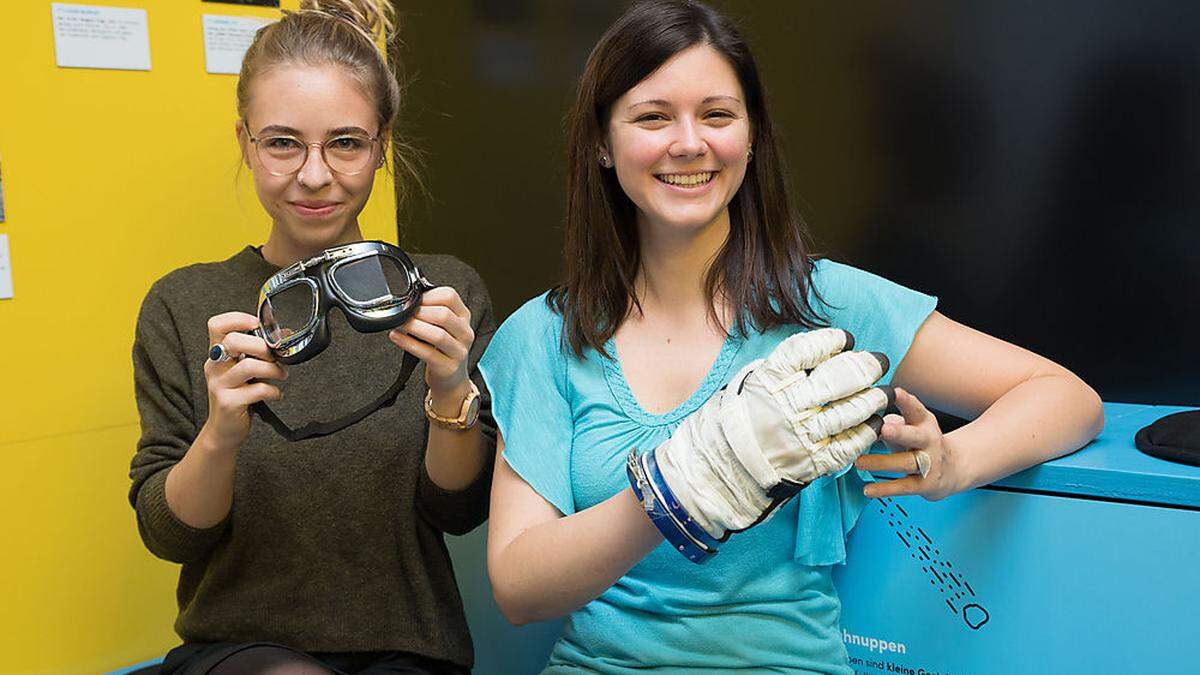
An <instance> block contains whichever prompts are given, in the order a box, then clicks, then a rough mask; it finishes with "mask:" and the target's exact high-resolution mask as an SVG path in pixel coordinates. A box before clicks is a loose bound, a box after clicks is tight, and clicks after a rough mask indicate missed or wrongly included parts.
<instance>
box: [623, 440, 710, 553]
mask: <svg viewBox="0 0 1200 675" xmlns="http://www.w3.org/2000/svg"><path fill="white" fill-rule="evenodd" d="M625 473H626V474H627V475H628V476H629V484H630V485H631V486H632V487H633V494H634V496H636V497H637V499H638V501H639V502H641V503H642V508H643V509H645V511H646V515H647V516H649V517H650V522H651V523H654V526H655V527H656V528H658V531H659V532H661V533H662V535H663V536H664V537H666V539H667V541H668V542H670V543H671V546H672V547H673V548H674V549H675V550H677V551H679V552H680V553H682V554H683V556H684V557H685V558H687V559H688V560H691V561H692V562H694V563H704V562H707V561H708V559H709V558H711V557H712V556H714V555H716V554H717V550H718V549H719V548H720V546H721V544H720V542H718V541H717V540H716V539H713V538H712V536H711V535H709V534H708V532H706V531H705V530H704V528H703V527H700V524H699V523H697V522H696V521H695V520H693V519H692V517H691V516H690V515H688V512H687V511H686V510H684V508H683V506H682V505H681V504H680V503H679V500H678V499H676V498H675V494H674V493H673V492H671V488H670V487H669V486H668V485H667V481H666V480H665V479H664V478H663V475H662V472H661V471H660V470H659V468H658V461H657V460H656V459H655V457H654V451H653V450H651V451H649V452H646V453H645V454H642V455H638V454H637V450H634V451H632V452H630V453H629V459H628V460H627V461H626V463H625Z"/></svg>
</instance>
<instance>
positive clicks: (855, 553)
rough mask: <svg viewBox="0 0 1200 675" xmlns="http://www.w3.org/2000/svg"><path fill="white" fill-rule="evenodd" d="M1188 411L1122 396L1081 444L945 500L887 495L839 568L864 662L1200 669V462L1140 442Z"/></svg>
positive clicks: (854, 644) (847, 626)
mask: <svg viewBox="0 0 1200 675" xmlns="http://www.w3.org/2000/svg"><path fill="white" fill-rule="evenodd" d="M1181 410H1186V409H1185V408H1175V407H1163V406H1140V405H1129V404H1116V403H1110V404H1106V405H1105V414H1106V420H1105V421H1106V423H1105V430H1104V432H1103V433H1102V434H1101V436H1100V437H1099V438H1097V439H1096V441H1094V442H1093V443H1091V444H1090V445H1088V446H1087V447H1085V448H1084V449H1082V450H1080V451H1079V452H1076V453H1074V454H1072V455H1069V456H1067V457H1063V458H1060V459H1057V460H1054V461H1051V462H1047V463H1045V464H1043V465H1041V466H1038V467H1034V468H1032V469H1029V470H1027V471H1024V472H1021V473H1019V474H1015V475H1013V476H1010V477H1009V478H1006V479H1004V480H1002V481H999V482H997V483H996V484H995V485H992V486H988V487H985V488H981V489H978V490H972V491H970V492H966V493H963V494H960V495H955V496H953V497H951V498H949V499H946V500H944V501H942V502H938V503H930V502H927V501H925V500H923V499H920V498H914V497H904V498H898V499H884V500H879V501H878V502H876V503H874V504H872V506H871V508H869V509H868V510H867V512H865V513H864V514H863V517H862V518H861V520H860V521H859V523H858V526H857V527H856V528H855V529H854V530H853V531H852V533H851V536H850V541H849V562H848V564H847V565H846V566H844V567H841V568H838V569H836V570H835V571H834V578H835V580H836V581H837V586H838V590H839V593H840V594H841V596H842V603H843V614H842V627H843V633H842V637H843V639H844V640H845V641H846V643H847V650H848V651H849V653H850V656H851V664H852V665H853V666H854V668H855V670H856V671H857V672H860V673H922V674H924V673H941V674H945V673H1016V672H1028V673H1177V672H1200V668H1198V667H1197V666H1196V665H1195V663H1194V661H1195V658H1194V656H1193V655H1191V654H1190V650H1189V649H1188V647H1189V646H1190V645H1191V644H1193V643H1195V642H1196V641H1197V639H1198V638H1200V621H1198V620H1197V616H1198V615H1200V573H1198V572H1197V560H1200V468H1197V467H1192V466H1186V465H1182V464H1174V463H1171V462H1167V461H1164V460H1160V459H1156V458H1153V457H1150V456H1147V455H1145V454H1143V453H1141V452H1139V451H1138V450H1137V449H1136V448H1135V447H1134V445H1133V436H1134V434H1135V433H1136V432H1137V430H1138V429H1140V428H1141V427H1143V426H1145V425H1146V424H1149V423H1150V422H1153V421H1154V420H1156V419H1158V418H1159V417H1162V416H1164V415H1167V414H1170V413H1174V412H1179V411H1181Z"/></svg>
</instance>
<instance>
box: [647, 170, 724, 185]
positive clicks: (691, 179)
mask: <svg viewBox="0 0 1200 675" xmlns="http://www.w3.org/2000/svg"><path fill="white" fill-rule="evenodd" d="M714 173H715V172H713V171H706V172H704V173H664V174H661V175H659V176H658V179H659V180H661V181H662V182H664V183H670V184H671V185H686V186H691V185H702V184H704V183H707V182H708V181H710V180H712V177H713V175H714Z"/></svg>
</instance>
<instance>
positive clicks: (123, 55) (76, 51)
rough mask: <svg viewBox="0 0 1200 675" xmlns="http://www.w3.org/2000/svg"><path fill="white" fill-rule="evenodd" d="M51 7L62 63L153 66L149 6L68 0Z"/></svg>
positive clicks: (57, 52) (64, 65) (70, 65)
mask: <svg viewBox="0 0 1200 675" xmlns="http://www.w3.org/2000/svg"><path fill="white" fill-rule="evenodd" d="M51 8H52V12H53V15H54V55H55V58H56V60H57V63H58V65H59V67H62V68H108V69H114V70H150V28H149V26H148V22H147V19H146V10H144V9H128V8H124V7H96V6H93V5H71V4H67V3H64V2H55V3H52V4H51Z"/></svg>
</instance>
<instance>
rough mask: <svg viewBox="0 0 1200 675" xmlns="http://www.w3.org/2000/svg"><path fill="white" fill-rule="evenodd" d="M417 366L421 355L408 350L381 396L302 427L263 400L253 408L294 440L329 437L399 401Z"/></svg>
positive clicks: (280, 431) (255, 412)
mask: <svg viewBox="0 0 1200 675" xmlns="http://www.w3.org/2000/svg"><path fill="white" fill-rule="evenodd" d="M416 367H417V357H415V356H413V355H412V354H409V353H408V352H405V353H404V359H403V361H402V362H401V365H400V373H399V374H398V375H397V376H396V382H395V383H393V384H392V386H391V387H389V388H388V390H387V391H385V392H383V393H382V394H380V395H379V398H377V399H375V400H374V401H372V402H370V403H368V404H367V405H365V406H363V407H361V408H359V409H358V410H355V411H354V412H352V413H350V414H348V415H343V416H342V417H339V418H338V419H336V420H331V421H329V422H309V423H308V424H306V425H304V426H303V427H300V428H299V429H292V428H291V427H289V426H288V425H287V424H286V423H285V422H284V421H283V420H281V419H279V416H278V415H276V414H275V411H273V410H271V408H270V407H269V406H268V405H267V404H266V403H264V402H262V401H259V402H258V403H253V404H251V405H250V410H251V412H253V413H254V414H256V415H258V416H259V418H261V419H262V421H264V422H266V423H267V424H269V425H271V428H272V429H274V430H275V432H276V433H278V434H279V435H280V436H283V437H284V438H286V439H287V440H288V441H291V442H293V443H294V442H296V441H304V440H308V439H310V438H321V437H322V436H328V435H329V434H332V433H334V432H336V431H341V430H342V429H345V428H346V427H349V426H352V425H355V424H358V423H359V422H361V421H362V420H364V419H366V418H367V417H369V416H370V415H371V414H372V413H374V412H375V411H376V410H382V409H384V408H388V407H391V406H392V404H394V403H395V402H396V397H397V396H399V395H400V392H401V391H403V390H404V387H405V385H406V384H408V378H410V377H412V374H413V370H415V369H416Z"/></svg>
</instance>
